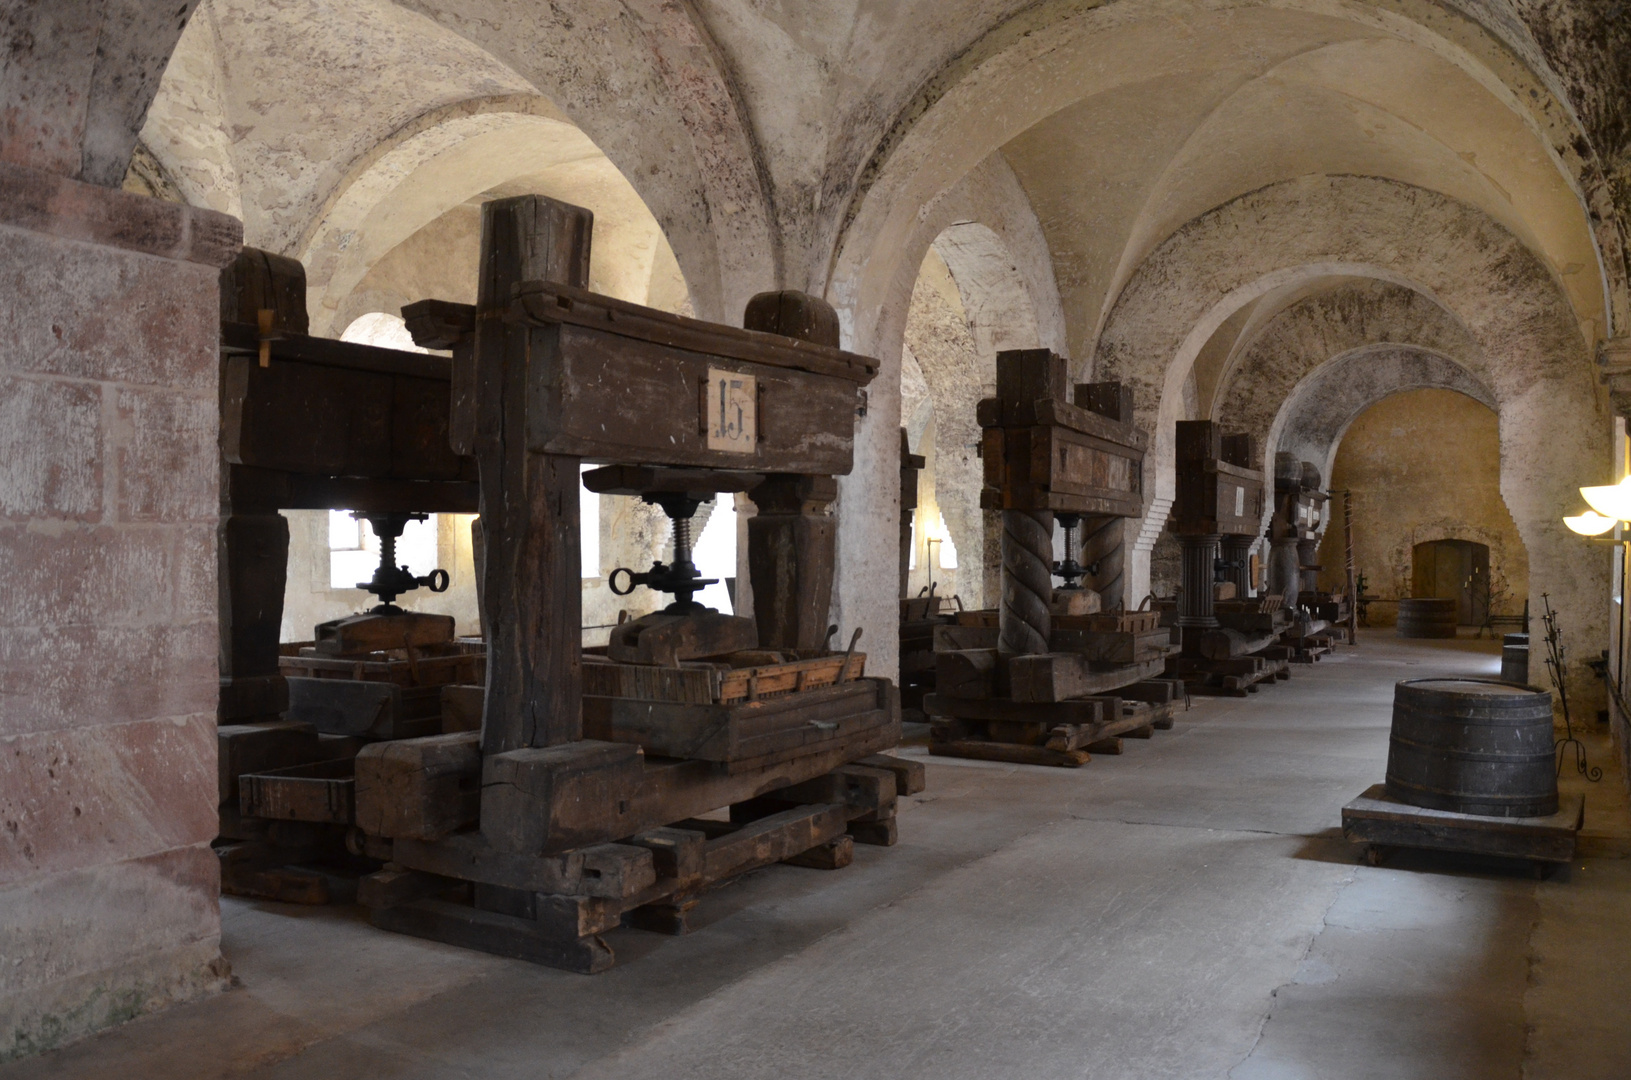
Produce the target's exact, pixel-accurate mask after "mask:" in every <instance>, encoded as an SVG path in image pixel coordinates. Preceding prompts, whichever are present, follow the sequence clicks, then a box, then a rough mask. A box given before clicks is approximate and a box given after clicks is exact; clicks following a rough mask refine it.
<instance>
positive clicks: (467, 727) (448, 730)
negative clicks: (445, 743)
mask: <svg viewBox="0 0 1631 1080" xmlns="http://www.w3.org/2000/svg"><path fill="white" fill-rule="evenodd" d="M486 702H487V688H486V687H485V686H444V687H442V734H444V735H451V734H453V733H455V732H459V731H478V732H479V731H480V730H481V716H482V710H483V708H484V707H485V705H486Z"/></svg>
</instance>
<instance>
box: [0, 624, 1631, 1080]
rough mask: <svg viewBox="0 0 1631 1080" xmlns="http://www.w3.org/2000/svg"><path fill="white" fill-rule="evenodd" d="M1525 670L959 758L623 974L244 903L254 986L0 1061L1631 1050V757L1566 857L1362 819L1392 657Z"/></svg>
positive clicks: (1376, 1064) (990, 1058)
mask: <svg viewBox="0 0 1631 1080" xmlns="http://www.w3.org/2000/svg"><path fill="white" fill-rule="evenodd" d="M1497 667H1498V656H1497V655H1496V652H1495V651H1494V649H1493V648H1492V647H1491V645H1490V644H1489V643H1488V642H1481V643H1475V642H1471V641H1458V642H1439V643H1427V642H1403V641H1400V640H1398V639H1396V638H1393V637H1392V636H1391V635H1389V634H1387V633H1386V632H1376V633H1374V634H1373V635H1371V636H1369V637H1367V638H1366V639H1365V640H1364V641H1363V644H1362V646H1361V648H1360V649H1358V650H1347V649H1345V650H1342V651H1341V652H1340V653H1339V655H1338V656H1336V657H1335V658H1332V659H1329V660H1327V661H1325V662H1322V663H1320V664H1318V665H1316V666H1314V667H1312V668H1297V669H1295V676H1294V678H1293V679H1292V681H1291V682H1289V683H1281V684H1279V685H1277V686H1274V687H1271V688H1269V689H1267V690H1265V691H1264V692H1263V693H1260V694H1257V695H1253V696H1252V697H1250V698H1247V699H1244V700H1238V701H1235V700H1206V701H1200V700H1197V703H1196V706H1195V708H1194V709H1193V710H1192V711H1190V712H1188V713H1182V714H1180V716H1179V720H1178V725H1177V727H1176V729H1175V730H1173V731H1171V732H1163V733H1158V734H1157V737H1156V738H1155V739H1154V740H1153V741H1150V742H1147V743H1137V742H1130V743H1129V745H1128V752H1127V753H1126V754H1125V755H1123V756H1121V757H1119V758H1118V757H1100V758H1098V759H1096V760H1095V761H1094V762H1093V763H1092V764H1090V765H1088V766H1087V767H1086V768H1084V769H1081V770H1076V771H1066V770H1049V769H1037V768H1026V767H1015V766H1004V765H995V764H988V763H978V762H956V761H947V760H944V759H929V788H928V790H927V791H926V792H924V793H923V794H922V795H921V796H917V797H914V798H913V799H911V800H908V802H909V803H910V805H907V806H903V808H902V811H901V828H900V835H901V842H900V844H899V846H897V847H895V848H893V849H880V848H859V849H857V851H856V860H855V864H854V865H853V866H852V867H850V868H849V869H847V870H844V871H840V872H836V873H833V872H824V871H817V870H804V869H796V868H792V867H781V866H778V867H773V868H771V869H768V870H765V871H761V872H759V873H756V874H753V875H750V876H749V877H747V878H745V879H743V880H741V881H738V882H736V883H734V884H732V885H730V886H729V887H727V888H725V889H722V890H721V891H720V892H718V893H716V894H714V895H713V896H711V897H710V898H709V899H708V900H707V901H706V902H705V903H704V905H703V907H702V908H701V909H700V914H701V916H702V918H701V919H700V920H698V921H699V923H700V924H701V929H700V930H699V931H698V932H696V933H694V934H692V935H691V936H689V937H684V938H665V937H659V936H656V935H652V934H645V933H641V932H638V931H632V930H619V931H616V932H614V933H613V934H611V935H610V936H609V937H610V940H611V942H612V944H613V947H614V948H615V949H616V950H617V953H618V957H619V966H618V967H616V968H614V969H613V970H612V971H611V972H609V973H607V974H604V975H599V976H593V977H584V976H576V975H568V974H564V973H561V972H556V971H551V970H549V969H545V968H538V967H534V966H531V965H529V964H525V963H521V962H516V961H507V960H500V959H496V958H493V957H489V956H485V955H481V954H477V953H470V952H465V951H462V950H459V949H454V948H449V947H444V946H440V945H435V944H431V943H427V942H421V941H416V940H413V939H411V938H404V937H398V936H395V935H391V934H386V933H383V932H380V931H376V930H373V929H372V928H370V927H369V926H368V925H367V924H366V923H365V922H364V921H363V920H362V919H361V918H360V917H359V916H358V915H357V913H355V912H353V911H330V910H312V909H299V908H293V907H287V906H281V905H275V904H260V903H250V902H243V901H237V900H227V901H225V902H224V903H223V905H222V906H223V921H224V924H225V938H224V942H223V950H224V951H225V953H226V955H227V957H228V958H229V959H230V960H231V962H232V965H233V969H234V971H235V972H236V975H237V979H238V982H239V985H238V987H237V988H236V989H234V990H231V991H229V992H227V993H225V994H222V995H220V996H217V997H215V998H212V999H209V1000H207V1001H203V1002H199V1003H197V1004H194V1005H190V1006H185V1007H182V1008H178V1009H175V1010H172V1011H171V1012H168V1013H165V1014H162V1015H159V1016H154V1017H149V1018H145V1019H142V1020H138V1021H136V1022H134V1023H131V1024H128V1025H126V1026H125V1027H123V1028H120V1029H118V1030H115V1031H111V1032H107V1033H105V1034H103V1035H101V1036H99V1037H96V1038H93V1039H90V1040H87V1041H85V1042H82V1043H80V1044H78V1045H76V1046H73V1047H70V1048H68V1049H66V1050H63V1051H59V1052H56V1053H53V1054H49V1055H46V1056H44V1057H42V1058H38V1059H35V1060H32V1061H25V1062H20V1063H17V1064H15V1065H13V1066H10V1067H9V1068H0V1078H3V1080H23V1078H31V1077H74V1078H75V1080H104V1078H106V1080H145V1078H149V1077H151V1078H161V1077H162V1078H165V1080H182V1078H194V1077H199V1078H202V1077H228V1076H230V1077H255V1078H266V1080H271V1078H275V1077H289V1078H296V1077H298V1078H313V1077H315V1078H323V1080H341V1078H349V1077H358V1078H361V1077H370V1078H402V1080H407V1078H430V1077H470V1078H478V1077H479V1078H482V1080H501V1078H509V1077H526V1078H529V1080H534V1078H543V1077H551V1078H554V1077H568V1076H572V1077H580V1078H589V1077H608V1078H620V1080H635V1078H642V1080H643V1078H652V1080H657V1078H662V1080H687V1078H698V1080H702V1078H706V1080H725V1078H754V1080H760V1078H772V1077H773V1078H778V1080H781V1078H786V1080H794V1078H800V1080H802V1078H827V1077H831V1078H835V1080H836V1078H845V1080H850V1078H867V1077H878V1078H889V1080H903V1078H915V1077H934V1078H936V1080H940V1078H946V1080H952V1078H968V1080H989V1078H997V1077H1004V1078H1005V1077H1025V1078H1027V1080H1031V1078H1036V1080H1045V1078H1054V1077H1090V1078H1093V1080H1111V1078H1120V1077H1126V1078H1129V1080H1133V1078H1136V1080H1152V1078H1161V1080H1168V1078H1180V1077H1232V1078H1236V1080H1271V1078H1272V1080H1292V1078H1295V1080H1305V1078H1307V1080H1313V1078H1327V1077H1329V1078H1336V1080H1362V1078H1369V1077H1376V1078H1387V1080H1413V1078H1420V1080H1452V1078H1462V1077H1465V1078H1469V1080H1496V1078H1505V1077H1512V1078H1518V1077H1524V1078H1554V1077H1555V1078H1559V1080H1564V1078H1567V1080H1598V1078H1601V1080H1611V1078H1612V1080H1624V1078H1625V1077H1628V1076H1631V1022H1628V1021H1631V1007H1628V1006H1627V1004H1626V1003H1627V1001H1628V1000H1631V964H1628V963H1627V962H1626V960H1625V956H1626V948H1625V941H1626V939H1627V937H1628V935H1631V859H1628V858H1627V857H1626V855H1627V854H1628V853H1631V814H1628V811H1627V807H1626V800H1625V797H1624V793H1623V785H1622V784H1621V781H1620V777H1619V776H1618V774H1615V773H1610V774H1608V775H1606V776H1605V777H1604V779H1603V781H1602V782H1601V783H1599V784H1594V785H1590V786H1589V789H1588V792H1589V793H1588V801H1587V806H1588V821H1587V828H1588V832H1589V833H1590V834H1591V835H1590V836H1589V837H1588V839H1587V840H1586V842H1585V844H1584V847H1583V857H1582V858H1581V859H1579V860H1578V861H1577V862H1576V863H1574V864H1573V865H1572V866H1570V867H1567V868H1565V869H1563V870H1561V871H1560V872H1558V873H1557V874H1556V875H1555V876H1554V877H1553V878H1552V879H1551V880H1548V881H1543V882H1542V881H1536V880H1534V879H1533V878H1532V877H1530V876H1528V875H1527V873H1526V872H1525V871H1524V870H1523V869H1521V868H1520V869H1514V868H1512V867H1509V866H1502V865H1500V864H1493V863H1488V862H1478V861H1474V860H1468V859H1457V858H1443V857H1429V856H1425V855H1409V854H1403V855H1399V856H1396V857H1395V858H1394V859H1393V860H1392V861H1391V862H1389V863H1388V864H1387V865H1385V866H1383V867H1380V868H1371V867H1368V866H1365V865H1362V864H1361V863H1360V862H1359V859H1358V853H1357V851H1356V850H1355V849H1353V848H1351V847H1350V846H1349V845H1347V844H1345V843H1344V842H1343V841H1342V840H1341V838H1340V835H1339V832H1338V829H1337V823H1338V812H1339V809H1340V807H1341V806H1342V804H1343V803H1344V802H1346V801H1347V800H1348V799H1350V798H1352V797H1353V796H1354V795H1357V794H1358V793H1359V792H1360V791H1362V790H1363V789H1364V788H1365V787H1367V786H1368V785H1370V784H1372V783H1375V782H1378V781H1380V780H1381V778H1382V773H1383V768H1384V764H1385V761H1386V756H1387V733H1388V723H1389V705H1390V701H1391V695H1392V685H1393V682H1394V681H1395V680H1397V679H1400V678H1409V677H1419V676H1424V675H1428V674H1435V673H1448V672H1462V673H1480V672H1489V673H1492V672H1494V671H1495V670H1496V668H1497ZM1589 745H1590V747H1591V750H1592V754H1593V757H1594V759H1595V760H1596V761H1599V762H1601V763H1603V764H1605V765H1606V764H1608V762H1609V755H1608V752H1607V749H1606V747H1605V746H1604V745H1602V740H1601V738H1600V736H1594V737H1593V739H1592V740H1591V741H1590V744H1589ZM903 752H904V753H914V754H921V753H922V750H921V749H907V750H905V751H903ZM1568 783H1569V784H1570V785H1571V786H1573V785H1576V784H1578V783H1579V781H1577V780H1575V779H1573V778H1572V777H1571V778H1568Z"/></svg>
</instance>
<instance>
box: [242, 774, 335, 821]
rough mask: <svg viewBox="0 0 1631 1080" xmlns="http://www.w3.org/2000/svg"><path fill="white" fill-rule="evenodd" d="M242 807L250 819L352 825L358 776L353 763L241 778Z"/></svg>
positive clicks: (247, 775) (246, 775) (248, 775)
mask: <svg viewBox="0 0 1631 1080" xmlns="http://www.w3.org/2000/svg"><path fill="white" fill-rule="evenodd" d="M238 786H239V787H238V790H239V795H238V808H239V810H240V811H241V812H242V813H243V814H244V815H245V816H247V817H261V818H269V819H271V820H274V821H314V822H327V823H332V824H337V825H350V824H351V823H352V822H353V820H355V816H356V811H355V793H356V774H355V770H354V768H353V764H352V762H351V761H349V760H340V761H317V762H312V763H311V764H308V765H294V766H290V767H289V768H285V769H275V770H271V771H268V772H260V773H245V774H244V775H242V776H240V777H238Z"/></svg>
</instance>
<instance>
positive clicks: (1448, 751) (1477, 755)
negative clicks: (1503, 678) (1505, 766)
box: [1391, 735, 1555, 762]
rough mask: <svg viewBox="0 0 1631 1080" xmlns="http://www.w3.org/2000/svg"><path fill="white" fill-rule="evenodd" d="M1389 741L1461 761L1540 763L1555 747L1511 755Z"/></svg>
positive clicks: (1404, 741) (1432, 744)
mask: <svg viewBox="0 0 1631 1080" xmlns="http://www.w3.org/2000/svg"><path fill="white" fill-rule="evenodd" d="M1391 741H1392V742H1394V743H1397V744H1399V745H1400V746H1408V747H1410V748H1411V749H1413V750H1426V751H1429V752H1430V753H1432V754H1434V755H1436V756H1439V757H1449V758H1457V759H1459V760H1461V761H1502V762H1504V761H1540V760H1541V759H1543V758H1546V759H1550V758H1551V756H1552V753H1553V752H1554V750H1555V747H1553V746H1550V745H1548V746H1547V747H1546V749H1545V751H1540V750H1528V751H1521V752H1518V753H1511V754H1499V753H1489V752H1487V751H1481V750H1459V749H1457V748H1455V747H1453V746H1445V745H1443V744H1442V743H1421V742H1416V741H1414V740H1412V739H1406V738H1404V737H1402V736H1399V735H1394V736H1392V738H1391Z"/></svg>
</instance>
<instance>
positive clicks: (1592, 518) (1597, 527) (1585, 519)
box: [1563, 510, 1614, 536]
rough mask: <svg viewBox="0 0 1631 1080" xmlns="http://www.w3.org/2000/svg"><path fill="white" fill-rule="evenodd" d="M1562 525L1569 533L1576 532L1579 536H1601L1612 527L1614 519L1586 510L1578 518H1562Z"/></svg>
mask: <svg viewBox="0 0 1631 1080" xmlns="http://www.w3.org/2000/svg"><path fill="white" fill-rule="evenodd" d="M1563 524H1565V525H1567V526H1568V527H1569V530H1570V531H1571V532H1577V533H1579V534H1580V535H1581V536H1601V535H1602V534H1603V533H1606V532H1607V531H1608V530H1610V529H1612V528H1613V527H1614V519H1613V518H1611V517H1604V516H1603V515H1601V514H1597V513H1593V512H1592V511H1590V510H1587V511H1586V512H1585V513H1584V514H1581V515H1579V516H1578V517H1566V518H1564V519H1563Z"/></svg>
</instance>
